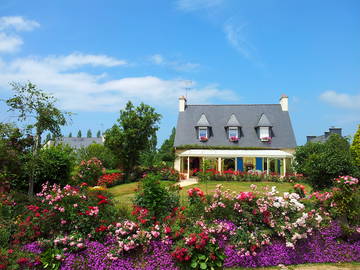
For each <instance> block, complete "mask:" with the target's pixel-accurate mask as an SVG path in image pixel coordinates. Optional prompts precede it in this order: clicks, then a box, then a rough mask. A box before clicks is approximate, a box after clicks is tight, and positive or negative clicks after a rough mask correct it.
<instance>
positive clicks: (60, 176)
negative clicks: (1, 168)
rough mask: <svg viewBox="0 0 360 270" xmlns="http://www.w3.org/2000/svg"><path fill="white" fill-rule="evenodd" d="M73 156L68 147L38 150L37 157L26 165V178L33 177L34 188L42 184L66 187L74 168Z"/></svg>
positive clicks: (38, 187) (61, 146)
mask: <svg viewBox="0 0 360 270" xmlns="http://www.w3.org/2000/svg"><path fill="white" fill-rule="evenodd" d="M74 161H75V159H74V155H73V152H72V149H71V148H70V147H69V146H63V145H58V146H51V147H49V148H43V149H41V150H40V152H39V154H38V156H37V157H35V159H34V160H33V161H32V162H29V163H28V164H27V169H28V177H30V176H31V173H32V169H33V176H34V179H35V184H36V188H37V189H38V190H39V189H40V187H41V185H42V184H43V183H46V182H49V183H51V184H60V185H66V184H68V183H69V182H70V180H71V171H72V170H73V167H74Z"/></svg>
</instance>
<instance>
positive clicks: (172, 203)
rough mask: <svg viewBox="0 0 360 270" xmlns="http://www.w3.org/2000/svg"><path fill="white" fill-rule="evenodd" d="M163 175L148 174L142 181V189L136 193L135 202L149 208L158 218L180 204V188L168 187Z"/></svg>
mask: <svg viewBox="0 0 360 270" xmlns="http://www.w3.org/2000/svg"><path fill="white" fill-rule="evenodd" d="M160 179H161V176H160V175H157V174H148V175H147V176H146V177H144V178H143V179H142V180H141V182H140V189H139V191H138V192H137V193H136V195H135V199H134V204H135V205H136V206H139V207H142V208H145V209H147V210H149V212H150V215H151V216H152V217H156V219H159V218H162V217H164V216H166V215H168V214H169V213H170V212H171V211H172V210H173V209H174V208H175V207H178V206H179V200H180V196H179V193H178V191H179V188H178V187H175V188H171V187H170V188H166V187H165V186H164V185H163V184H162V183H161V181H160Z"/></svg>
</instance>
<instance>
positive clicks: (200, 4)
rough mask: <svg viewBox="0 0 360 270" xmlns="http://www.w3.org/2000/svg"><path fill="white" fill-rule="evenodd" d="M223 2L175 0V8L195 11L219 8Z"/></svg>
mask: <svg viewBox="0 0 360 270" xmlns="http://www.w3.org/2000/svg"><path fill="white" fill-rule="evenodd" d="M224 1H225V0H177V1H176V6H177V8H178V9H181V10H183V11H196V10H199V9H208V8H213V7H217V6H220V5H221V4H223V2H224Z"/></svg>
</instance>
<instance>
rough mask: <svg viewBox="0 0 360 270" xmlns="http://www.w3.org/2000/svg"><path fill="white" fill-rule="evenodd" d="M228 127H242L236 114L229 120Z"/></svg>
mask: <svg viewBox="0 0 360 270" xmlns="http://www.w3.org/2000/svg"><path fill="white" fill-rule="evenodd" d="M226 127H241V125H240V123H239V121H238V120H237V118H236V116H235V114H232V115H231V116H230V118H229V121H228V122H227V123H226Z"/></svg>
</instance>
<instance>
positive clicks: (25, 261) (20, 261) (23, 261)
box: [16, 257, 29, 264]
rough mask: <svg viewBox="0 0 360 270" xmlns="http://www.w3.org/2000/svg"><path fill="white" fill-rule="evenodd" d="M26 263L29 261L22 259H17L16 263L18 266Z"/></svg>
mask: <svg viewBox="0 0 360 270" xmlns="http://www.w3.org/2000/svg"><path fill="white" fill-rule="evenodd" d="M28 261H29V260H28V259H27V258H24V257H22V258H20V259H18V260H17V261H16V262H17V263H18V264H25V263H27V262H28Z"/></svg>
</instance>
